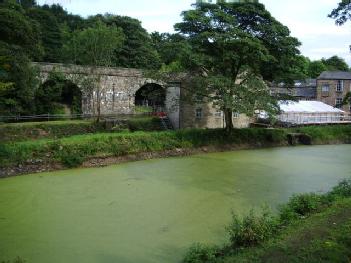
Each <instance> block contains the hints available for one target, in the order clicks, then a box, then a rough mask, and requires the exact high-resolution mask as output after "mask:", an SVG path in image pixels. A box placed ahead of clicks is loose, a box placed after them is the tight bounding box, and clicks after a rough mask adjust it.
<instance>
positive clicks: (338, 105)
mask: <svg viewBox="0 0 351 263" xmlns="http://www.w3.org/2000/svg"><path fill="white" fill-rule="evenodd" d="M335 107H337V108H341V107H342V98H337V99H336V100H335Z"/></svg>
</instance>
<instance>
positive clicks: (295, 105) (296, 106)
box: [279, 101, 345, 114]
mask: <svg viewBox="0 0 351 263" xmlns="http://www.w3.org/2000/svg"><path fill="white" fill-rule="evenodd" d="M279 107H280V109H281V111H282V112H284V113H289V112H290V113H340V114H343V113H345V112H344V111H342V110H340V109H337V108H334V107H332V106H330V105H327V104H325V103H323V102H320V101H280V102H279Z"/></svg>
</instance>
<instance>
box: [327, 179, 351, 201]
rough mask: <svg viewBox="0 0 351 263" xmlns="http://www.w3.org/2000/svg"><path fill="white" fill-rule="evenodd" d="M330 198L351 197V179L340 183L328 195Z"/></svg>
mask: <svg viewBox="0 0 351 263" xmlns="http://www.w3.org/2000/svg"><path fill="white" fill-rule="evenodd" d="M329 195H330V196H331V197H342V198H347V197H351V179H349V180H346V179H345V180H343V181H341V182H340V183H339V184H338V185H337V186H335V187H334V188H333V190H332V191H331V192H330V193H329Z"/></svg>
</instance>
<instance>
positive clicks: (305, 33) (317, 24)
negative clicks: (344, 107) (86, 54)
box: [38, 0, 351, 65]
mask: <svg viewBox="0 0 351 263" xmlns="http://www.w3.org/2000/svg"><path fill="white" fill-rule="evenodd" d="M38 2H39V3H40V4H43V3H48V4H52V3H60V4H61V5H63V6H64V8H65V9H67V10H68V11H69V12H71V13H73V14H79V15H82V16H88V15H94V14H98V13H101V14H104V13H112V14H116V15H126V16H131V17H134V18H137V19H139V20H140V21H142V24H143V27H144V28H146V29H147V30H148V31H149V32H153V31H159V32H173V25H174V24H175V23H176V22H179V21H181V17H180V13H181V12H182V11H183V10H187V9H189V8H191V4H192V3H193V2H195V0H152V1H151V0H129V1H125V0H38ZM260 2H261V3H263V4H265V6H266V8H267V9H268V10H269V11H270V12H271V13H272V15H273V16H274V17H275V18H277V19H278V20H279V21H280V22H282V23H283V24H284V25H286V26H288V27H289V28H290V30H291V32H292V35H293V36H295V37H297V38H298V39H299V40H300V41H301V42H302V46H301V48H300V50H301V52H302V54H303V55H305V56H308V57H310V58H311V59H320V58H322V57H330V56H332V55H338V56H340V57H343V58H344V59H345V60H346V61H347V62H348V63H349V64H350V65H351V54H350V52H349V45H351V37H350V36H351V24H350V23H347V24H346V25H344V26H342V27H339V26H336V25H335V23H334V21H333V20H332V19H330V18H328V17H327V15H328V14H329V13H330V12H331V10H332V9H333V8H335V7H336V6H337V3H338V2H340V0H260Z"/></svg>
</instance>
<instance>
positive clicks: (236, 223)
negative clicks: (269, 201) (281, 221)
mask: <svg viewBox="0 0 351 263" xmlns="http://www.w3.org/2000/svg"><path fill="white" fill-rule="evenodd" d="M277 228H278V223H277V220H276V219H275V218H274V217H273V216H272V214H271V213H270V212H269V211H264V212H263V213H262V215H255V213H254V212H253V211H251V212H250V213H249V214H248V215H246V216H244V217H243V218H242V219H240V218H239V217H238V216H237V215H236V214H233V215H232V222H231V224H230V225H229V226H228V227H227V230H228V232H229V238H230V243H231V246H232V247H233V248H239V247H251V246H256V245H258V244H260V243H262V242H263V241H265V240H267V239H269V238H270V237H271V236H272V235H273V234H274V233H275V232H276V231H277Z"/></svg>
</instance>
